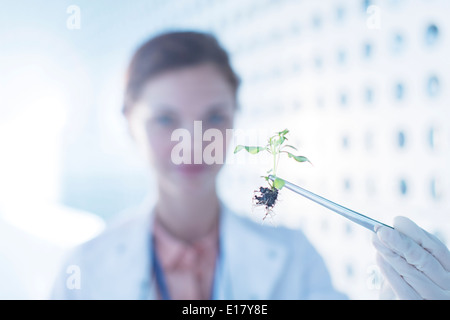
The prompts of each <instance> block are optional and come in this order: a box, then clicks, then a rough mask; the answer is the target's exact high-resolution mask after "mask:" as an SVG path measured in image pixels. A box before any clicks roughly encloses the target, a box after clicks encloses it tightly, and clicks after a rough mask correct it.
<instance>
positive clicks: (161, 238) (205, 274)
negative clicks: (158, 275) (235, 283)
mask: <svg viewBox="0 0 450 320" xmlns="http://www.w3.org/2000/svg"><path fill="white" fill-rule="evenodd" d="M154 239H155V248H156V253H157V255H158V259H159V261H160V263H161V267H162V269H163V272H164V278H165V281H166V284H167V289H168V290H169V293H170V298H171V299H174V300H207V299H210V298H211V291H212V284H213V279H214V269H215V263H216V258H217V253H218V242H219V241H218V239H219V238H218V228H217V226H216V227H215V228H213V229H212V231H211V232H210V233H208V234H207V235H205V236H204V237H202V238H201V239H199V240H198V241H196V242H194V243H187V242H185V241H183V240H180V239H178V238H176V237H175V236H174V235H172V234H171V233H169V231H168V230H167V229H165V228H164V226H162V225H161V223H160V222H159V221H158V219H155V222H154ZM159 297H160V296H159ZM160 298H161V297H160Z"/></svg>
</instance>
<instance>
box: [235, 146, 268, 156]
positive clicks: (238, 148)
mask: <svg viewBox="0 0 450 320" xmlns="http://www.w3.org/2000/svg"><path fill="white" fill-rule="evenodd" d="M242 149H245V150H247V152H249V153H251V154H257V153H258V152H261V151H263V150H265V149H266V148H265V147H249V146H243V145H238V146H236V148H235V149H234V153H238V152H239V151H241V150H242Z"/></svg>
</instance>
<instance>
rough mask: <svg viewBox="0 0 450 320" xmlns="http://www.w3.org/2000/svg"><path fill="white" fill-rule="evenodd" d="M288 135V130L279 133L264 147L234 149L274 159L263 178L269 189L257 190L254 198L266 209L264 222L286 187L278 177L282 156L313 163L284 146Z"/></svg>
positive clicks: (238, 147)
mask: <svg viewBox="0 0 450 320" xmlns="http://www.w3.org/2000/svg"><path fill="white" fill-rule="evenodd" d="M288 133H289V130H288V129H285V130H283V131H280V132H277V133H276V134H275V135H273V136H271V137H270V138H269V140H268V142H267V145H265V146H263V147H259V146H257V147H254V146H243V145H238V146H236V148H235V149H234V153H238V152H239V151H241V150H246V151H247V152H248V153H250V154H257V153H260V152H262V151H267V152H268V153H269V154H270V155H271V156H272V158H273V167H272V168H270V169H269V170H268V171H267V176H262V177H263V178H264V179H265V180H266V181H267V183H268V184H269V188H265V187H260V188H259V190H255V195H254V197H253V200H255V201H256V205H257V206H264V207H265V210H266V214H265V216H264V218H263V220H264V219H265V218H266V217H267V215H269V214H270V213H271V212H272V209H273V207H274V206H275V203H276V201H277V199H278V191H279V190H281V189H282V188H283V187H284V185H285V181H284V180H283V179H281V178H278V177H277V176H276V174H277V169H278V164H279V162H280V156H281V155H282V154H286V155H287V156H288V157H289V158H292V159H294V160H295V161H297V162H309V163H311V162H310V161H309V160H308V158H306V157H304V156H296V155H294V154H293V153H291V152H289V151H292V150H295V151H297V148H295V147H294V146H292V145H289V144H284V143H285V142H286V141H287V140H288V138H286V135H287V134H288ZM288 150H289V151H288ZM269 175H273V176H274V177H275V178H274V180H273V182H272V180H271V179H269Z"/></svg>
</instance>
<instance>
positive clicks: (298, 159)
mask: <svg viewBox="0 0 450 320" xmlns="http://www.w3.org/2000/svg"><path fill="white" fill-rule="evenodd" d="M287 154H288V156H289V158H294V159H295V160H296V161H298V162H309V163H311V161H309V159H308V158H307V157H304V156H295V155H293V154H292V153H290V152H288V153H287Z"/></svg>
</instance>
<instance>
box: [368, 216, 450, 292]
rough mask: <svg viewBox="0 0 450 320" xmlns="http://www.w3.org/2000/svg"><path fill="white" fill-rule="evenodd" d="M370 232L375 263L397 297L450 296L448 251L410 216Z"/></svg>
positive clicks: (449, 253) (449, 254)
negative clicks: (375, 257)
mask: <svg viewBox="0 0 450 320" xmlns="http://www.w3.org/2000/svg"><path fill="white" fill-rule="evenodd" d="M394 228H395V229H391V228H388V227H381V228H379V229H378V231H377V233H376V234H374V236H373V241H372V242H373V244H374V246H375V248H376V249H377V264H378V266H379V267H380V269H381V272H382V274H383V276H384V278H385V281H388V283H389V285H390V287H391V289H392V290H393V292H394V293H395V295H396V297H397V298H398V299H450V251H449V250H448V249H447V247H446V246H445V245H444V244H443V243H442V242H441V241H440V240H439V239H438V238H436V237H435V236H434V235H432V234H430V233H428V232H426V231H425V230H423V229H422V228H420V227H419V226H417V225H416V224H415V223H414V222H412V221H411V220H410V219H408V218H405V217H396V218H395V219H394Z"/></svg>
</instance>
